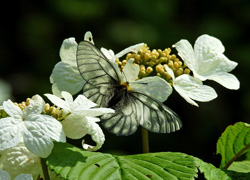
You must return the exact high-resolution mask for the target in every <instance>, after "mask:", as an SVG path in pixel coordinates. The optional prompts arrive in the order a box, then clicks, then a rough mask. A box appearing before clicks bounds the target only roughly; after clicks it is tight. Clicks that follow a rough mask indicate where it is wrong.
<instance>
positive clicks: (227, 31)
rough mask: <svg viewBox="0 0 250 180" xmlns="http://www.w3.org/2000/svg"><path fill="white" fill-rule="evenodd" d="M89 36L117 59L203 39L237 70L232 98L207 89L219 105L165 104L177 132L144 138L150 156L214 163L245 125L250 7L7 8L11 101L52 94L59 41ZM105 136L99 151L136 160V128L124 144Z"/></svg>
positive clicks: (72, 4)
mask: <svg viewBox="0 0 250 180" xmlns="http://www.w3.org/2000/svg"><path fill="white" fill-rule="evenodd" d="M88 30H90V31H91V32H92V34H93V35H94V40H95V44H96V46H97V47H99V48H101V47H105V48H107V49H113V50H114V51H115V52H116V53H117V52H119V51H121V50H123V49H124V48H126V47H128V46H130V45H133V44H136V43H140V42H144V43H146V44H148V46H150V48H151V49H153V48H156V49H159V48H160V49H164V48H167V47H171V46H172V45H173V44H174V43H176V42H177V41H179V40H181V39H187V40H188V41H189V42H190V43H191V44H194V42H195V40H196V39H197V38H198V37H199V36H200V35H202V34H209V35H212V36H215V37H217V38H219V39H220V40H221V41H222V42H223V44H224V46H225V48H226V51H225V55H226V56H227V57H228V58H229V59H231V60H233V61H236V62H238V63H239V64H238V66H237V67H236V69H235V70H234V71H233V72H232V73H233V74H234V75H236V77H237V78H238V79H239V80H240V83H241V87H240V89H239V90H237V91H233V90H228V89H226V88H224V87H222V86H221V85H219V84H217V83H216V82H212V81H206V82H205V84H206V85H210V86H212V87H213V88H214V89H215V90H216V92H217V94H218V98H217V99H215V100H213V101H212V102H208V103H199V102H198V103H199V105H200V107H199V108H197V107H194V106H191V105H190V104H188V103H187V102H186V101H185V100H184V99H183V98H181V97H180V96H179V95H178V94H177V93H176V92H174V93H173V94H172V95H171V96H170V97H169V99H168V101H167V102H166V104H167V105H168V106H169V107H170V108H171V109H173V110H174V111H175V112H176V113H177V114H179V116H180V117H181V119H182V121H183V128H182V129H181V130H180V131H179V132H176V133H172V134H153V133H150V134H149V135H150V150H151V151H152V152H157V151H178V152H184V153H188V154H190V155H194V156H197V157H199V158H201V159H203V160H205V161H207V162H214V154H215V151H216V142H217V139H218V138H219V136H220V134H221V133H222V132H223V131H224V130H225V128H226V127H227V126H228V125H230V124H234V123H235V122H238V121H244V122H248V123H250V120H249V115H250V113H249V112H250V92H249V79H248V78H249V74H250V73H249V70H250V52H249V51H250V43H249V41H248V38H249V32H250V1H248V0H245V1H243V0H237V1H236V0H231V1H226V0H218V1H200V0H188V1H185V0H168V1H163V0H154V1H143V0H126V1H122V0H110V1H101V0H86V1H81V0H70V1H63V0H53V1H50V0H44V1H27V0H23V1H20V2H19V1H16V2H15V1H10V2H9V4H4V5H2V10H1V28H0V33H1V34H0V36H1V37H0V68H1V70H0V78H1V79H3V80H5V81H7V82H9V83H10V85H11V87H12V90H13V93H12V95H13V100H15V101H17V102H21V101H23V100H25V99H26V98H27V97H31V96H33V95H34V94H40V95H43V94H44V93H51V84H50V82H49V76H50V74H51V72H52V69H53V67H54V65H55V64H56V63H57V62H59V61H60V58H59V49H60V46H61V43H62V41H63V40H64V39H66V38H69V37H75V38H76V40H77V41H78V42H80V41H82V40H83V37H84V33H85V32H86V31H88ZM47 102H49V101H47ZM105 135H106V142H105V144H104V146H103V148H102V149H101V150H100V151H102V152H113V153H124V154H135V153H141V137H140V128H139V129H138V131H137V132H136V133H135V134H133V135H131V136H128V137H116V136H115V135H112V134H110V133H108V132H106V131H105Z"/></svg>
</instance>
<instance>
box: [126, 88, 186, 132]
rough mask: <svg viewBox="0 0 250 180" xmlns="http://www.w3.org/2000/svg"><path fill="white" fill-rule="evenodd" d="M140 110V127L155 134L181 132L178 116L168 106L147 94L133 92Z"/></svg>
mask: <svg viewBox="0 0 250 180" xmlns="http://www.w3.org/2000/svg"><path fill="white" fill-rule="evenodd" d="M130 94H131V96H132V97H133V98H134V102H135V103H136V105H137V107H138V109H139V107H140V111H139V113H140V117H138V121H140V125H141V126H142V127H144V128H145V129H147V130H149V131H151V132H155V133H171V132H175V131H177V130H179V129H180V128H181V127H182V123H181V120H180V118H179V117H178V115H177V114H176V113H175V112H174V111H172V110H171V109H170V108H168V107H167V106H166V105H164V104H163V103H161V102H160V101H158V100H157V99H154V98H152V97H150V96H148V95H146V94H143V93H140V92H131V93H130Z"/></svg>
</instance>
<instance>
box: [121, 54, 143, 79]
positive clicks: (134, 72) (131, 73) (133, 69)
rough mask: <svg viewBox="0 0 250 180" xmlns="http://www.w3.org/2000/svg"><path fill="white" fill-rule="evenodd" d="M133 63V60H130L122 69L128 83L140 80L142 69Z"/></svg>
mask: <svg viewBox="0 0 250 180" xmlns="http://www.w3.org/2000/svg"><path fill="white" fill-rule="evenodd" d="M133 61H134V59H133V58H131V59H129V60H128V62H127V64H126V65H125V66H124V68H123V69H122V72H123V73H122V74H123V75H124V77H125V80H126V82H132V81H135V80H136V79H137V78H138V74H139V71H140V67H139V66H138V65H137V64H133Z"/></svg>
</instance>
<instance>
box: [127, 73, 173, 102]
mask: <svg viewBox="0 0 250 180" xmlns="http://www.w3.org/2000/svg"><path fill="white" fill-rule="evenodd" d="M129 88H130V89H131V90H132V91H136V92H141V93H143V94H146V95H148V96H150V97H152V98H155V99H157V100H158V101H160V102H164V101H166V100H167V98H168V96H169V95H170V94H171V93H172V87H171V85H170V84H169V83H168V82H167V81H165V80H164V79H162V78H160V77H158V76H154V77H146V78H143V79H140V80H138V81H134V82H130V83H129Z"/></svg>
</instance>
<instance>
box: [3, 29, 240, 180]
mask: <svg viewBox="0 0 250 180" xmlns="http://www.w3.org/2000/svg"><path fill="white" fill-rule="evenodd" d="M84 39H85V40H86V41H90V42H91V43H93V44H94V41H93V38H92V35H91V33H90V32H87V33H86V34H85V37H84ZM77 46H78V44H77V43H76V41H75V39H74V38H68V39H65V40H64V41H63V43H62V46H61V49H60V57H61V60H62V61H61V62H59V63H57V64H56V65H55V67H54V69H53V72H52V74H51V77H50V82H51V83H52V92H53V94H45V96H46V97H47V98H48V99H49V100H50V101H51V102H52V103H53V104H54V105H53V106H50V105H49V104H46V103H45V102H44V100H43V99H42V97H41V96H39V95H35V96H33V97H32V98H28V99H27V100H26V101H25V102H22V103H19V104H17V103H13V102H12V101H11V100H7V101H3V104H2V106H1V107H0V154H1V157H0V168H1V169H2V170H1V169H0V179H1V178H5V179H10V178H11V179H13V178H15V177H16V178H15V179H22V178H27V179H32V177H33V178H37V176H38V175H39V174H41V166H40V164H39V161H40V158H46V157H48V156H49V155H50V153H51V151H52V149H53V146H54V144H53V141H57V142H66V136H67V137H68V138H71V139H80V138H82V137H84V136H85V135H86V134H89V135H91V137H92V139H93V141H95V143H96V145H89V144H87V143H86V142H85V140H82V147H83V148H84V149H85V150H89V151H96V150H98V149H100V148H101V146H102V145H103V143H104V141H105V136H104V134H103V132H102V129H101V128H100V127H99V125H98V124H97V122H99V121H100V119H99V116H102V115H105V114H107V113H115V111H114V110H113V109H110V108H98V107H97V104H95V103H93V102H92V101H90V100H89V99H87V98H86V97H85V96H84V95H78V96H77V97H76V98H75V100H74V99H73V97H72V95H75V94H77V93H78V92H80V91H81V90H82V89H83V86H84V84H85V83H86V82H85V81H84V80H83V78H82V77H81V74H80V72H79V70H78V67H77V63H76V53H77ZM173 48H175V49H176V50H177V52H178V54H177V55H175V54H171V49H170V48H166V49H164V50H160V49H158V50H156V49H153V50H152V51H151V50H150V48H149V47H148V46H147V45H146V44H144V43H139V44H136V45H133V46H130V47H128V48H126V49H124V50H123V51H121V52H120V53H117V54H115V53H114V52H113V51H112V50H107V49H105V48H101V52H102V53H103V54H104V55H105V57H106V58H107V59H108V62H110V64H112V65H114V69H115V70H116V69H118V70H117V72H116V73H117V74H119V78H120V81H121V82H120V83H121V84H126V85H127V87H126V88H127V89H128V90H130V91H134V92H139V93H142V94H144V95H145V96H149V97H152V98H153V100H155V102H157V103H158V102H164V101H166V100H167V98H168V97H169V95H170V94H171V93H172V89H173V88H174V89H175V90H176V91H177V92H178V93H179V94H180V95H181V96H182V97H183V98H184V99H185V100H186V101H187V102H188V103H190V104H192V105H195V106H198V104H197V103H196V102H195V101H200V102H207V101H211V100H213V99H215V98H216V97H217V94H216V92H215V90H214V89H213V88H212V87H210V86H207V85H204V84H203V81H205V80H214V81H216V82H218V83H219V84H221V85H222V86H224V87H226V88H228V89H234V90H236V89H239V86H240V83H239V81H238V79H237V78H236V77H235V76H234V75H233V74H230V73H229V72H231V71H232V70H233V69H234V68H235V67H236V66H237V63H236V62H234V61H231V60H229V59H228V58H227V57H226V56H225V55H224V51H225V48H224V46H223V45H222V43H221V41H220V40H219V39H217V38H215V37H212V36H209V35H202V36H200V37H199V38H198V39H197V40H196V42H195V45H194V48H193V47H192V45H191V44H190V43H189V42H188V41H187V40H180V41H179V42H177V43H176V44H174V45H173ZM106 62H107V61H106ZM150 76H151V77H150ZM128 84H129V85H128ZM145 84H147V85H150V86H143V85H145ZM148 87H150V88H148ZM172 87H173V88H172ZM62 98H63V99H64V100H63V99H62ZM151 105H152V106H153V108H154V104H151ZM140 107H142V106H140ZM141 121H143V120H141ZM140 123H141V122H140ZM31 167H32V168H31ZM34 167H35V170H34ZM30 169H33V170H34V171H32V170H30ZM6 171H7V172H9V173H10V174H8V173H7V172H6ZM27 173H28V174H30V175H27ZM19 174H21V175H19Z"/></svg>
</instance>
